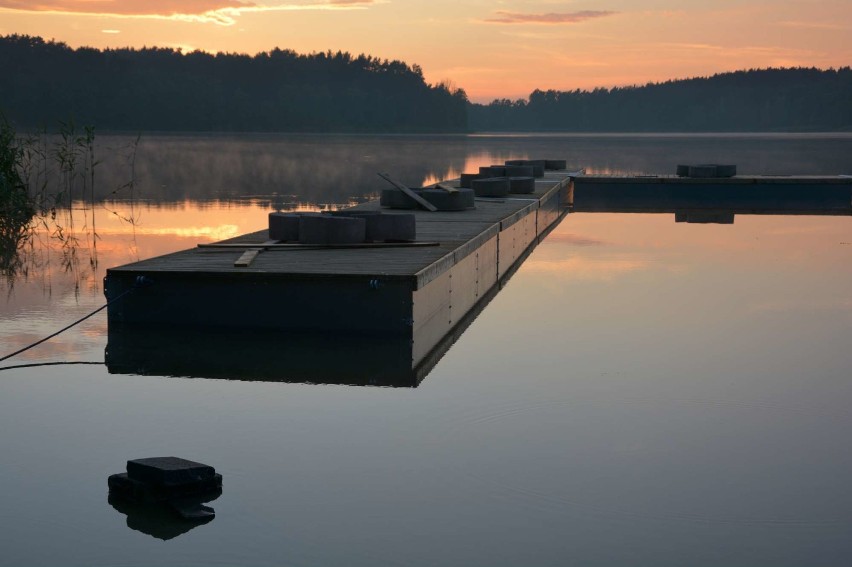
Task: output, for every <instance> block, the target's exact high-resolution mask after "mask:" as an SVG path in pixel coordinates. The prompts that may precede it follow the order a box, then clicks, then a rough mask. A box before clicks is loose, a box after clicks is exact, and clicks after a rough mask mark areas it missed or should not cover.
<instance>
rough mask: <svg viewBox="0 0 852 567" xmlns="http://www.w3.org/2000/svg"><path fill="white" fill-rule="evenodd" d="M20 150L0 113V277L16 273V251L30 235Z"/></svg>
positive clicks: (30, 206) (29, 204) (29, 206)
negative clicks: (0, 274)
mask: <svg viewBox="0 0 852 567" xmlns="http://www.w3.org/2000/svg"><path fill="white" fill-rule="evenodd" d="M22 155H23V154H22V149H21V146H20V145H19V144H18V142H17V138H16V135H15V130H14V128H13V127H12V126H11V125H10V124H9V122H8V121H7V120H6V117H5V116H4V115H3V114H2V113H0V273H3V274H7V273H10V272H13V271H16V270H17V268H18V264H19V262H20V257H19V255H18V251H19V249H20V248H21V247H22V245H23V244H24V243H25V242H26V239H27V237H28V236H29V234H30V229H31V221H32V218H33V216H34V215H35V212H36V211H35V206H34V205H33V202H32V200H31V199H30V196H29V192H28V188H27V185H26V183H25V182H24V180H23V179H22V178H21V174H20V166H21V162H22Z"/></svg>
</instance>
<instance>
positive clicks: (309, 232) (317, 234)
mask: <svg viewBox="0 0 852 567" xmlns="http://www.w3.org/2000/svg"><path fill="white" fill-rule="evenodd" d="M366 238H367V221H366V220H365V219H363V218H356V217H335V216H331V215H320V216H307V215H303V216H302V217H301V218H300V219H299V242H300V243H301V244H358V243H361V242H364V241H365V240H366Z"/></svg>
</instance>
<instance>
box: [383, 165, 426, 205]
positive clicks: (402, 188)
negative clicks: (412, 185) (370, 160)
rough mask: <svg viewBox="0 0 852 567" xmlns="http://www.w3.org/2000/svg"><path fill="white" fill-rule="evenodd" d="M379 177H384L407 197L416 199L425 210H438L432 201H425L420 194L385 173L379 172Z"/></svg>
mask: <svg viewBox="0 0 852 567" xmlns="http://www.w3.org/2000/svg"><path fill="white" fill-rule="evenodd" d="M379 177H381V178H382V179H384V180H385V181H387V182H388V183H390V184H391V185H393V186H394V187H396V188H397V189H399V190H400V191H402V192H403V193H405V194H406V195H408V196H409V197H411V198H412V199H414V200H415V201H417V202H418V203H419V204H420V206H421V207H423V208H424V209H426V210H427V211H431V212H433V213H434V212H435V211H437V210H438V207H436V206H435V205H433V204H432V203H430V202H429V201H427V200H426V199H424V198H423V197H421V196H420V195H418V194H417V193H415V192H414V191H412V190H411V189H409V188H408V187H406V186H405V185H403V184H402V183H397V182H396V181H394V180H393V179H391V178H390V175H388V174H387V173H380V174H379Z"/></svg>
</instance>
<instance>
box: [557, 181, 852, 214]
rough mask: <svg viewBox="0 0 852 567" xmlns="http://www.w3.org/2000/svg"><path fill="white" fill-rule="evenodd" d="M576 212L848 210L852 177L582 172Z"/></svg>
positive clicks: (575, 198)
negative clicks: (597, 173) (678, 175)
mask: <svg viewBox="0 0 852 567" xmlns="http://www.w3.org/2000/svg"><path fill="white" fill-rule="evenodd" d="M572 206H573V209H574V210H575V211H577V212H590V213H591V212H613V213H616V212H623V213H638V212H649V213H653V212H674V213H678V212H680V211H702V210H703V211H708V210H710V211H726V213H727V214H730V215H731V218H732V217H733V215H734V214H781V215H796V214H798V215H850V214H852V176H842V175H837V176H809V175H772V176H767V175H746V176H736V177H730V178H704V179H701V178H689V177H677V176H674V175H630V176H612V175H584V176H581V177H578V178H577V179H576V181H575V184H574V194H573V198H572Z"/></svg>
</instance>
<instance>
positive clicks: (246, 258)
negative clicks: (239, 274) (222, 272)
mask: <svg viewBox="0 0 852 567" xmlns="http://www.w3.org/2000/svg"><path fill="white" fill-rule="evenodd" d="M260 253H261V249H260V248H252V249H251V250H246V251H245V252H243V255H242V256H240V257H239V258H237V261H236V262H234V267H235V268H248V267H249V266H250V265H251V263H252V262H254V259H255V258H257V255H258V254H260Z"/></svg>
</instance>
